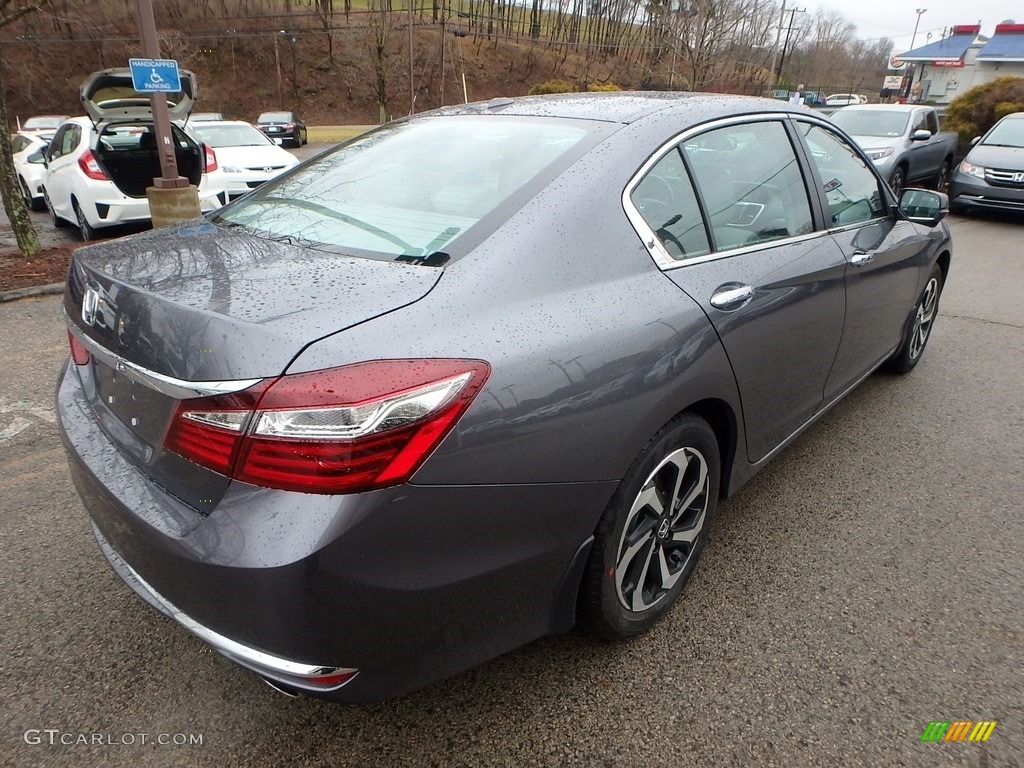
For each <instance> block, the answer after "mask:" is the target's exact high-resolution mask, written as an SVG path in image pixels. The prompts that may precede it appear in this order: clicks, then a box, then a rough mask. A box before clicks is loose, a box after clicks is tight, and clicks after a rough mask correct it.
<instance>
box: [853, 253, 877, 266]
mask: <svg viewBox="0 0 1024 768" xmlns="http://www.w3.org/2000/svg"><path fill="white" fill-rule="evenodd" d="M874 258H875V254H873V253H870V252H869V251H854V252H853V256H851V257H850V263H851V264H852V265H853V266H855V267H863V266H864V265H865V264H867V263H869V262H871V261H873V260H874Z"/></svg>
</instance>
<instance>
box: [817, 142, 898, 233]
mask: <svg viewBox="0 0 1024 768" xmlns="http://www.w3.org/2000/svg"><path fill="white" fill-rule="evenodd" d="M799 125H800V133H801V134H802V135H803V136H804V139H805V140H806V141H807V146H808V148H809V149H810V155H811V161H812V162H813V163H814V164H815V165H816V166H817V168H818V175H819V176H820V177H821V183H822V189H823V191H824V193H825V198H826V200H827V201H828V212H829V218H830V221H829V226H830V227H844V226H847V225H849V224H856V223H858V222H862V221H870V220H872V219H879V218H883V217H885V216H886V215H887V213H886V207H885V202H884V201H885V197H884V195H883V194H882V191H881V189H880V188H879V182H878V177H877V176H875V174H874V172H873V171H872V170H871V169H870V168H869V167H868V166H867V165H866V164H865V163H864V161H863V160H861V158H860V155H858V154H857V151H856V150H855V149H854V148H853V147H852V146H851V145H850V144H849V143H848V142H847V141H846V140H845V139H843V138H842V137H841V136H839V135H838V134H836V133H833V132H832V131H829V130H826V129H825V128H822V127H821V126H819V125H812V124H810V123H800V124H799Z"/></svg>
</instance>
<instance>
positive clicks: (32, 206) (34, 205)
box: [18, 176, 42, 211]
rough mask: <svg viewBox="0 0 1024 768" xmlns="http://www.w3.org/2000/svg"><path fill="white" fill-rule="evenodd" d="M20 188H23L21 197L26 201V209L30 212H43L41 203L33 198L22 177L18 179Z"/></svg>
mask: <svg viewBox="0 0 1024 768" xmlns="http://www.w3.org/2000/svg"><path fill="white" fill-rule="evenodd" d="M18 186H19V187H21V196H22V198H23V199H24V200H25V207H26V208H28V209H29V210H30V211H41V210H42V206H41V205H40V202H39V201H38V200H36V199H35V198H34V197H32V193H31V192H29V191H28V184H26V183H25V180H24V179H23V178H21V176H19V177H18Z"/></svg>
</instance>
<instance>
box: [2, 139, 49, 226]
mask: <svg viewBox="0 0 1024 768" xmlns="http://www.w3.org/2000/svg"><path fill="white" fill-rule="evenodd" d="M52 138H53V133H52V132H51V133H31V132H30V133H25V132H21V133H16V134H14V136H12V137H11V159H12V160H14V170H15V172H16V173H17V174H18V187H19V188H20V189H21V196H22V197H23V198H25V206H26V207H27V208H28V209H29V210H30V211H41V210H43V207H44V203H43V176H45V174H46V166H45V165H44V164H43V162H44V158H43V151H44V150H45V149H46V145H47V144H49V143H50V139H52Z"/></svg>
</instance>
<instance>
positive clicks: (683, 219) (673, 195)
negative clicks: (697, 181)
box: [629, 148, 711, 259]
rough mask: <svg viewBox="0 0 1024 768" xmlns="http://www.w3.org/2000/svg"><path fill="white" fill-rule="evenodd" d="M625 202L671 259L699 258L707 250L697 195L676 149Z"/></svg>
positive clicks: (656, 166) (659, 163) (644, 179)
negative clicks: (636, 212)
mask: <svg viewBox="0 0 1024 768" xmlns="http://www.w3.org/2000/svg"><path fill="white" fill-rule="evenodd" d="M629 198H630V201H631V202H632V203H633V205H634V206H635V207H636V209H637V211H638V212H639V213H640V215H641V216H642V217H643V219H644V221H646V222H647V226H649V227H650V228H651V231H653V232H654V234H655V235H657V237H658V240H660V241H661V244H662V245H663V246H664V248H665V250H666V251H667V252H668V255H669V256H671V257H672V258H673V259H687V258H693V257H695V256H703V255H705V254H706V253H708V252H709V251H710V250H711V246H710V244H709V243H708V233H707V230H705V229H704V219H703V218H702V217H701V213H700V206H699V205H698V204H697V195H696V194H695V193H694V191H693V184H691V183H690V176H689V174H688V173H687V172H686V167H685V166H684V165H683V160H682V157H680V155H679V149H678V148H674V149H673V150H672V151H671V152H669V153H668V154H667V155H665V156H664V157H663V158H661V160H659V161H658V162H657V163H656V164H655V165H654V167H652V168H651V170H650V171H648V172H647V175H646V176H644V177H643V179H641V180H640V183H639V184H637V185H636V186H635V187H633V191H632V192H630V194H629Z"/></svg>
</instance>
